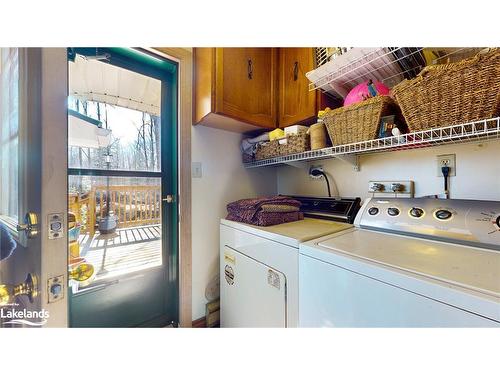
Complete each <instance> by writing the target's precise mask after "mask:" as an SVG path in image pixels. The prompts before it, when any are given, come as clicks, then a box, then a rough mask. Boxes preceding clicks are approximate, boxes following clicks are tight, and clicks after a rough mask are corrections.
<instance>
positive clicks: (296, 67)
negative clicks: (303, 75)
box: [293, 61, 299, 81]
mask: <svg viewBox="0 0 500 375" xmlns="http://www.w3.org/2000/svg"><path fill="white" fill-rule="evenodd" d="M298 79H299V62H298V61H295V63H294V64H293V80H294V81H296V80H298Z"/></svg>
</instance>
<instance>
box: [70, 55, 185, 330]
mask: <svg viewBox="0 0 500 375" xmlns="http://www.w3.org/2000/svg"><path fill="white" fill-rule="evenodd" d="M77 63H78V64H77ZM68 64H69V96H70V99H69V101H70V103H72V104H70V105H74V106H75V105H76V106H75V107H74V108H73V109H75V110H77V111H79V112H80V114H81V112H83V109H82V108H84V110H85V111H86V112H87V111H88V112H87V113H86V114H85V115H81V116H80V115H78V116H77V117H79V118H78V119H76V120H75V124H73V123H72V122H71V121H73V120H74V119H72V118H70V117H69V118H70V120H69V123H70V125H69V126H70V131H69V133H70V135H69V138H70V142H69V144H70V146H69V150H68V152H69V160H70V162H69V169H68V184H69V196H68V198H69V202H70V203H69V211H70V212H71V211H73V212H72V213H71V214H70V215H71V217H72V218H73V220H74V224H75V227H78V229H77V230H76V232H75V233H73V236H69V240H70V241H72V242H70V244H69V245H70V246H69V248H70V256H69V257H70V264H69V268H68V269H69V276H68V279H69V284H70V285H69V296H70V298H69V314H70V326H71V327H137V326H145V327H161V326H165V325H167V324H170V323H173V324H174V325H175V324H176V323H177V322H178V310H179V296H178V279H179V275H178V268H179V267H178V265H179V257H178V245H177V243H178V239H177V233H178V205H177V199H175V197H176V196H177V186H178V182H177V181H178V179H177V130H178V119H177V113H178V83H177V80H178V64H177V63H176V62H174V61H171V60H168V59H163V58H160V57H158V56H156V55H151V54H150V53H149V52H148V51H145V50H137V49H131V48H70V49H68ZM71 64H74V65H71ZM101 75H102V77H101ZM96 76H99V79H96ZM148 82H149V83H148ZM143 83H144V84H143ZM79 85H80V86H79ZM85 85H87V86H85ZM73 86H74V87H73ZM77 86H78V87H77ZM153 86H154V87H153ZM132 89H133V90H132ZM106 90H107V91H106ZM131 90H132V91H131ZM102 91H106V92H102ZM156 92H158V93H159V96H158V98H157V99H154V98H155V95H156V94H155V93H156ZM123 93H125V94H123ZM127 93H128V97H127V96H126V95H127ZM123 95H124V96H123ZM141 98H145V99H144V100H142V99H141ZM151 98H153V99H151ZM148 100H149V101H152V102H154V101H155V100H157V103H158V106H159V108H156V106H155V109H154V110H151V111H149V110H148V109H147V105H150V103H149V102H148ZM75 103H76V104H75ZM97 103H100V104H97ZM127 107H128V108H127ZM95 108H97V112H96V111H95ZM123 108H126V109H123ZM104 110H105V116H104V114H103V112H104ZM92 111H94V112H92ZM127 111H128V112H127ZM96 113H97V116H96ZM124 113H125V114H124ZM85 116H87V117H91V118H92V119H91V120H89V121H87V123H84V124H82V123H81V120H82V119H83V120H85ZM113 116H114V117H113ZM120 116H121V117H120ZM127 116H129V117H127ZM134 116H135V117H134ZM141 116H142V117H141ZM96 117H97V118H96ZM113 118H114V120H113ZM129 118H130V120H129ZM78 121H80V123H77V122H78ZM97 123H100V124H98V125H96V126H97V127H100V128H101V129H100V130H99V131H102V129H104V128H105V129H106V130H110V132H108V136H109V138H110V139H111V140H109V141H105V143H104V144H106V145H107V146H106V147H102V144H101V143H99V147H92V143H91V141H93V140H92V139H83V138H85V136H81V137H80V138H78V137H76V136H74V137H73V138H72V134H71V132H72V131H73V132H74V133H76V130H75V129H80V130H81V129H91V128H92V124H97ZM104 124H105V125H104ZM108 125H109V129H108ZM122 125H123V128H122ZM72 126H75V128H72ZM78 126H80V128H78ZM134 126H135V128H134ZM127 127H128V128H127ZM127 129H129V130H127ZM158 131H159V133H158ZM134 132H136V133H134ZM109 134H111V135H109ZM86 137H87V138H88V136H86ZM134 137H136V138H134ZM82 139H83V140H82ZM102 139H103V138H102V137H101V138H97V141H98V142H102ZM127 140H128V141H127ZM79 142H80V143H79ZM89 142H90V143H89ZM106 142H108V143H106ZM127 142H128V143H127ZM82 145H84V146H85V147H83V146H82ZM89 145H90V146H91V147H87V146H89ZM124 150H125V151H124ZM82 155H83V156H82ZM103 155H104V156H103ZM86 157H88V162H87V164H85V163H83V162H82V159H85V158H86ZM73 159H74V161H73V162H72V160H73ZM125 159H126V160H125ZM110 160H111V161H110ZM124 160H125V161H124ZM113 163H114V164H113ZM115 164H116V165H115ZM124 165H125V166H124ZM145 166H146V167H147V168H146V167H145ZM110 217H111V218H113V217H114V219H113V220H111V221H112V222H113V221H114V222H116V228H114V229H111V231H110V232H111V233H108V232H109V231H108V230H107V229H109V226H106V223H108V224H109V218H110ZM106 220H108V221H106ZM111 226H113V225H111ZM75 241H76V243H75ZM81 264H85V265H87V266H89V267H93V273H92V276H91V277H90V278H89V279H88V280H85V277H86V276H83V277H82V276H81V275H80V274H78V271H79V270H80V269H79V268H78V267H79V266H80V265H81ZM90 272H91V271H89V273H90ZM87 276H88V274H87Z"/></svg>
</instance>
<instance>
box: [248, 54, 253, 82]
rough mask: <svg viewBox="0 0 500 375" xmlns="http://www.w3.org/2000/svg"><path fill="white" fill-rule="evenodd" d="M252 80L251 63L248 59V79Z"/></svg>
mask: <svg viewBox="0 0 500 375" xmlns="http://www.w3.org/2000/svg"><path fill="white" fill-rule="evenodd" d="M252 78H253V63H252V60H251V59H248V79H252Z"/></svg>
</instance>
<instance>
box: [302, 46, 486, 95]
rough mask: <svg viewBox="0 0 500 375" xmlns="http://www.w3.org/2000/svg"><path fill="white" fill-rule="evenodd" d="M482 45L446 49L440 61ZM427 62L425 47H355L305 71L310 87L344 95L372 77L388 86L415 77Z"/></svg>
mask: <svg viewBox="0 0 500 375" xmlns="http://www.w3.org/2000/svg"><path fill="white" fill-rule="evenodd" d="M481 49H482V48H443V49H442V51H440V52H444V55H440V56H439V57H436V58H435V59H434V60H433V61H432V62H431V63H432V64H438V63H444V62H449V61H457V60H458V59H462V58H465V57H470V56H472V55H474V54H475V53H477V52H479V51H480V50H481ZM425 65H426V58H425V56H424V48H423V47H378V48H352V49H350V50H348V51H347V52H346V53H345V54H343V55H340V56H338V57H336V58H335V59H332V60H330V61H328V62H327V63H325V64H324V65H321V66H319V67H318V68H316V69H315V70H313V71H311V72H308V73H307V74H306V76H307V78H308V79H309V81H310V82H311V83H310V84H309V90H310V91H313V90H318V89H319V90H322V91H325V92H328V93H330V94H332V95H334V96H337V97H342V98H344V97H345V96H346V95H347V93H348V92H349V91H350V90H351V89H352V88H353V87H355V86H356V85H358V84H360V83H362V82H365V81H367V80H369V79H372V80H376V81H380V82H382V83H384V84H385V85H386V86H388V87H389V88H392V87H394V86H395V85H396V84H398V83H399V82H401V81H402V80H403V79H404V78H412V77H415V76H416V75H417V74H418V73H420V71H421V70H422V69H423V68H424V67H425Z"/></svg>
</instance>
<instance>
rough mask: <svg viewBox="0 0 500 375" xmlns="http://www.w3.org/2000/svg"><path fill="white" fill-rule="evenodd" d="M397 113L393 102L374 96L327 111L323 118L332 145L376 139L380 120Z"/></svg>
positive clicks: (388, 98) (397, 110)
mask: <svg viewBox="0 0 500 375" xmlns="http://www.w3.org/2000/svg"><path fill="white" fill-rule="evenodd" d="M398 112H399V108H398V107H397V105H396V103H395V102H394V100H392V99H391V98H390V97H388V96H376V97H374V98H370V99H367V100H364V101H362V102H360V103H356V104H353V105H350V106H347V107H342V108H337V109H334V110H333V111H329V112H328V113H327V114H326V115H325V117H324V118H323V122H324V123H325V125H326V129H327V130H328V135H329V136H330V140H331V141H332V144H333V145H343V144H347V143H356V142H362V141H368V140H370V139H375V138H377V131H378V127H379V125H380V118H381V117H383V116H387V115H394V114H397V113H398Z"/></svg>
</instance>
